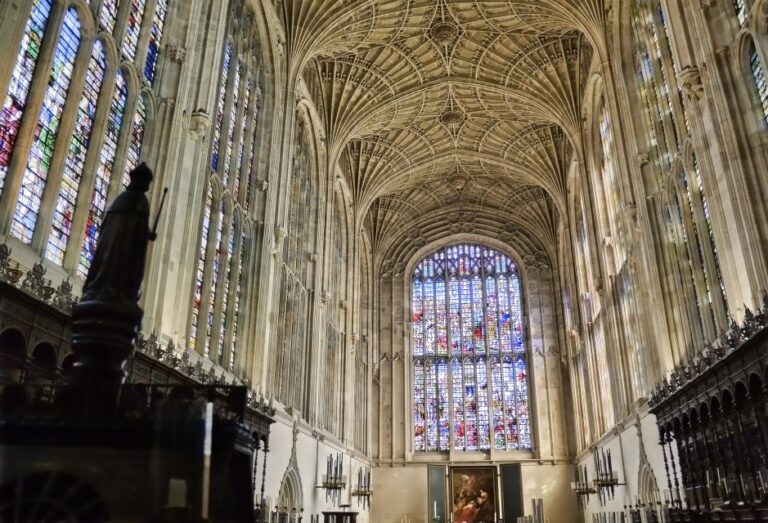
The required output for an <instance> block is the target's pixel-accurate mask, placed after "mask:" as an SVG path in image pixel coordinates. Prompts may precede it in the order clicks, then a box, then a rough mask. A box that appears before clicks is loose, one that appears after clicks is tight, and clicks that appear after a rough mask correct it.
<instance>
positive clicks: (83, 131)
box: [45, 40, 106, 265]
mask: <svg viewBox="0 0 768 523" xmlns="http://www.w3.org/2000/svg"><path fill="white" fill-rule="evenodd" d="M105 69H106V57H105V54H104V46H103V45H102V43H101V41H99V40H96V41H95V42H94V44H93V52H92V55H91V60H90V62H89V63H88V70H87V71H86V73H85V86H84V89H83V96H82V98H81V99H80V104H79V105H78V109H77V117H76V118H75V128H74V132H73V133H72V141H71V142H70V144H69V154H68V155H67V159H66V162H65V163H64V171H63V173H62V180H61V186H60V187H59V195H58V198H57V199H56V208H55V209H54V212H53V227H52V230H51V234H50V236H49V237H48V246H47V248H46V251H45V257H46V258H48V259H49V260H51V261H53V262H56V263H58V264H59V265H61V264H62V262H63V261H64V252H65V251H66V248H67V242H68V241H69V235H70V233H71V231H72V216H73V214H74V212H75V203H76V201H77V194H78V192H79V189H80V179H81V177H82V175H83V168H84V167H85V155H86V153H87V152H88V145H89V143H90V139H91V131H92V129H93V120H94V118H95V116H96V103H97V101H98V99H99V92H100V91H101V84H102V82H103V80H104V70H105Z"/></svg>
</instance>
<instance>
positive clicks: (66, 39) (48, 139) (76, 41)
mask: <svg viewBox="0 0 768 523" xmlns="http://www.w3.org/2000/svg"><path fill="white" fill-rule="evenodd" d="M79 47H80V19H79V18H78V16H77V10H76V9H75V8H73V7H72V8H69V9H68V10H67V12H66V14H65V15H64V21H63V24H62V27H61V34H60V35H59V40H58V42H57V43H56V51H55V52H54V55H53V64H52V66H51V76H50V80H49V82H48V87H47V89H46V91H45V95H44V96H43V104H42V109H41V111H40V116H39V119H38V121H37V127H36V129H35V136H34V140H33V142H32V148H31V150H30V153H29V159H28V161H27V167H26V169H25V170H24V178H23V180H22V183H21V191H20V192H19V197H18V200H17V202H16V209H15V211H14V213H13V222H12V224H11V234H12V235H13V236H15V237H16V238H18V239H20V240H21V241H23V242H24V243H27V244H29V243H31V242H32V234H33V232H34V230H35V225H36V223H37V215H38V212H39V210H40V203H41V200H42V197H43V191H44V190H45V184H46V181H47V178H48V171H49V169H50V168H51V161H52V159H53V148H54V146H55V143H56V136H57V135H58V132H59V123H60V122H61V115H62V113H63V111H64V103H65V101H66V99H67V92H68V91H69V82H70V79H71V78H72V69H73V67H74V64H75V58H76V57H77V49H78V48H79Z"/></svg>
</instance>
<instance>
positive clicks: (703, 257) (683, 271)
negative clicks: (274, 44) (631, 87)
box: [631, 0, 768, 346]
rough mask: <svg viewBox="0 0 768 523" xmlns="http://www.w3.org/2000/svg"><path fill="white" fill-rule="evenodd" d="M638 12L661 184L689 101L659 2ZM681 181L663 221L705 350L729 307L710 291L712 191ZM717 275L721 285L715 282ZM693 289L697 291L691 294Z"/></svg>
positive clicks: (640, 72)
mask: <svg viewBox="0 0 768 523" xmlns="http://www.w3.org/2000/svg"><path fill="white" fill-rule="evenodd" d="M633 9H634V10H633V13H632V20H631V26H632V34H633V38H634V45H635V68H636V71H637V86H638V94H639V99H640V102H641V106H642V112H643V115H644V123H645V128H646V131H647V136H648V144H647V147H648V156H649V158H650V160H651V162H650V163H651V166H652V168H654V170H655V171H656V174H657V177H658V179H659V180H662V179H663V177H664V176H665V175H666V173H668V172H669V170H670V168H671V166H672V161H673V159H674V158H675V157H678V156H680V155H681V148H682V146H683V144H684V143H685V141H686V137H687V136H688V135H689V132H690V131H689V126H690V124H689V121H688V117H687V110H686V103H685V100H684V97H683V96H682V92H681V89H680V87H679V86H678V84H677V81H676V80H675V72H676V71H679V67H678V66H677V65H676V64H675V62H674V59H673V56H672V53H671V49H670V42H669V31H668V28H667V26H666V23H665V16H664V10H663V7H662V6H661V4H660V2H659V1H658V0H638V1H636V2H635V5H634V8H633ZM767 94H768V93H767ZM676 174H678V173H676ZM681 176H682V177H681V178H679V180H680V185H681V187H679V188H678V189H679V190H680V195H670V198H669V203H668V205H669V206H670V207H671V208H670V209H667V210H665V211H664V213H665V216H661V217H660V218H662V219H664V220H666V221H667V223H668V224H669V226H670V229H669V230H670V231H679V233H675V234H668V235H667V239H668V241H667V243H666V244H665V248H667V249H669V250H670V252H671V254H670V255H671V256H672V259H675V260H679V263H678V264H677V265H675V266H673V267H671V268H672V270H673V271H674V272H675V274H673V275H672V276H673V278H672V279H676V280H677V285H679V286H680V287H681V289H682V291H680V292H678V289H675V296H676V297H678V299H682V300H685V301H683V302H682V303H681V305H682V306H683V307H685V308H688V309H690V311H691V313H690V314H689V319H690V320H692V321H696V322H697V323H698V324H699V328H696V329H690V330H689V332H691V333H695V332H700V333H703V338H702V337H701V336H698V337H697V338H695V339H691V340H689V342H690V343H689V344H690V345H692V346H700V345H701V344H704V343H706V342H709V341H712V339H713V338H714V337H715V335H716V331H717V330H718V329H719V328H722V327H723V326H724V325H725V321H726V318H727V302H726V301H725V300H724V299H723V294H722V293H720V292H717V293H712V292H711V289H712V288H715V289H717V288H722V279H721V278H720V277H719V276H720V275H719V270H718V268H717V267H718V265H719V262H718V259H717V250H716V248H715V245H714V242H713V237H712V235H710V234H709V230H710V227H709V225H708V224H707V221H708V220H707V218H706V215H707V214H708V208H707V203H706V201H707V187H705V184H704V183H703V181H702V180H701V177H699V176H698V174H697V179H696V183H695V185H693V186H692V185H691V183H690V182H689V180H690V177H689V176H688V174H687V173H682V175H681ZM692 189H693V190H692ZM678 242H681V244H679V245H678V244H677V243H678ZM715 276H717V277H718V280H719V281H714V277H715ZM672 279H670V281H672ZM697 282H698V285H697ZM689 289H693V292H688V291H687V290H689ZM697 315H698V318H697V317H696V316H697Z"/></svg>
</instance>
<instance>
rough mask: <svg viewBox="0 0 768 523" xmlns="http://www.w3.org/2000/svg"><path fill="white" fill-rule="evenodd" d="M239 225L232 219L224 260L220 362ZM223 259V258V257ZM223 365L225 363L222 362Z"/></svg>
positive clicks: (227, 321)
mask: <svg viewBox="0 0 768 523" xmlns="http://www.w3.org/2000/svg"><path fill="white" fill-rule="evenodd" d="M236 227H237V223H236V222H235V219H234V217H233V218H232V222H231V224H230V230H229V241H228V242H227V252H226V259H225V260H223V262H224V281H222V285H223V289H222V294H221V322H220V324H219V333H218V338H219V343H218V345H217V349H216V350H217V354H218V356H217V357H218V358H219V360H221V358H222V357H223V354H224V337H225V336H226V331H227V329H228V328H229V319H230V318H229V309H228V305H229V291H230V280H231V279H232V271H233V270H234V263H233V262H234V254H235V240H236V239H237V231H236ZM222 257H223V256H222ZM221 363H222V365H223V364H224V363H225V362H223V361H221Z"/></svg>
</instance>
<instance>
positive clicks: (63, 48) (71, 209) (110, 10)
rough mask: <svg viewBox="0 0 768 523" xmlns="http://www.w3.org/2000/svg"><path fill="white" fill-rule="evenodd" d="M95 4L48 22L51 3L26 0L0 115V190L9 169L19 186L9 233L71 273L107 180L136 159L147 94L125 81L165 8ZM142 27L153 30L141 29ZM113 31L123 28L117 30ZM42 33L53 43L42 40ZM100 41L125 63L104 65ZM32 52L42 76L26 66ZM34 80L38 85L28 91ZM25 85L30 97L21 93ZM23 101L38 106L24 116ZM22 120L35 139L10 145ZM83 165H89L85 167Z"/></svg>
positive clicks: (87, 251)
mask: <svg viewBox="0 0 768 523" xmlns="http://www.w3.org/2000/svg"><path fill="white" fill-rule="evenodd" d="M99 5H100V8H99V10H98V12H91V11H90V10H88V9H82V10H81V9H79V8H78V7H76V6H70V7H69V8H68V9H67V10H66V11H65V12H64V16H63V18H62V19H61V21H60V22H59V23H57V24H54V25H55V27H54V26H51V27H48V26H49V25H51V24H49V22H48V16H49V14H50V11H51V8H52V2H51V1H50V0H35V1H34V2H33V4H32V6H31V11H30V15H29V17H28V19H27V21H26V26H25V31H24V34H23V36H22V40H21V45H20V48H19V54H18V56H17V63H16V67H15V68H14V70H13V72H12V73H11V79H10V83H9V88H8V91H7V93H6V96H5V102H4V105H3V113H2V115H0V191H2V190H3V188H4V186H5V183H6V182H7V178H8V176H10V177H12V179H14V180H15V184H14V186H15V187H18V189H16V190H18V193H16V194H14V195H12V196H10V197H8V198H7V201H6V205H9V203H8V202H10V204H12V207H11V208H10V209H8V211H9V213H10V218H11V222H10V230H9V231H8V232H9V233H10V234H11V235H12V236H14V237H16V238H18V239H19V240H21V241H22V242H24V243H27V244H29V245H32V246H33V247H34V248H35V249H40V250H41V252H42V253H43V254H44V256H45V257H46V258H47V259H48V260H50V261H52V262H54V263H56V264H58V265H62V266H64V268H65V269H66V270H68V271H72V272H73V273H74V274H76V275H77V276H79V277H84V276H85V274H86V273H87V270H88V267H89V265H90V260H91V258H92V255H93V249H94V245H95V241H96V239H97V231H98V227H99V225H100V223H101V216H102V215H103V211H104V208H105V206H106V198H107V197H108V193H109V195H110V196H111V193H110V186H112V185H113V178H114V177H115V176H116V175H117V173H120V174H122V173H123V172H127V171H128V170H129V169H130V168H132V167H134V166H135V165H136V164H137V163H138V161H139V158H140V156H141V149H142V144H143V141H144V138H145V136H146V129H147V125H148V123H149V119H150V116H151V115H150V114H149V109H148V107H149V105H151V103H150V98H151V97H152V96H154V95H153V94H152V93H151V92H149V91H146V92H145V93H143V94H140V93H139V92H136V91H135V90H134V89H137V88H138V87H137V86H135V85H134V84H133V83H132V82H129V81H127V79H128V78H129V77H135V76H136V75H137V73H138V71H139V70H141V69H142V68H144V66H145V63H146V62H149V65H150V67H151V69H152V71H153V72H154V68H155V65H156V64H155V62H156V58H157V56H156V55H157V49H159V45H160V42H161V39H162V32H163V25H164V23H165V14H166V12H167V0H159V1H158V2H157V3H156V4H155V3H153V4H152V5H154V6H155V11H154V13H153V16H148V14H147V16H145V13H144V11H145V8H146V3H145V0H133V1H132V3H131V5H130V7H129V8H128V9H124V10H120V9H118V2H117V1H115V0H104V1H103V2H100V4H99ZM149 24H152V25H153V27H152V28H151V29H150V28H147V29H148V30H147V31H143V28H144V26H145V25H149ZM94 26H97V27H98V28H99V29H100V30H102V32H100V33H99V37H98V38H93V35H92V34H91V32H92V31H93V29H90V28H92V27H94ZM82 28H87V29H82ZM118 28H124V29H121V30H120V31H121V32H122V34H117V32H118ZM48 39H50V40H53V41H55V44H54V45H52V46H50V47H45V46H44V45H43V44H44V40H48ZM150 41H151V42H150ZM150 44H151V45H150ZM152 45H153V46H154V48H155V51H154V55H153V58H152V60H151V61H150V57H149V56H148V53H149V51H148V48H149V47H151V46H152ZM108 47H110V48H117V49H121V50H122V52H123V58H125V60H124V61H123V62H122V63H121V64H120V66H119V67H116V66H117V64H114V63H110V61H111V60H113V58H109V55H108V53H107V52H106V49H107V48H108ZM46 49H51V51H47V50H46ZM41 53H44V54H45V56H41ZM39 59H42V60H41V63H44V64H46V67H50V73H48V74H41V72H39V71H38V72H37V73H35V68H36V66H37V63H38V60H39ZM79 61H83V62H85V63H84V67H82V69H80V68H78V67H76V66H75V64H76V63H77V62H79ZM48 64H50V65H48ZM153 74H154V73H153ZM38 78H39V80H38ZM33 81H35V82H38V81H39V82H45V83H46V84H47V86H46V87H45V89H38V90H31V88H32V82H33ZM30 92H33V93H35V94H34V96H35V97H36V99H34V100H27V97H28V96H29V93H30ZM100 100H108V104H105V105H108V110H106V118H105V117H97V103H98V102H99V101H100ZM27 106H29V107H40V109H39V111H38V112H37V114H31V112H29V111H25V109H26V108H27ZM22 120H31V121H30V122H29V124H31V123H32V122H35V125H33V126H32V127H33V128H34V138H33V140H32V142H31V143H25V144H21V145H20V146H19V144H17V143H16V134H17V133H18V131H19V128H20V126H21V124H22ZM29 124H27V125H29ZM123 133H125V134H123ZM123 135H125V136H130V137H131V143H130V146H129V147H128V150H127V151H126V152H125V153H124V154H120V153H119V151H118V150H117V149H118V148H117V142H118V139H119V137H120V136H123ZM16 157H18V158H17V159H16V160H15V161H14V162H13V163H12V162H11V160H12V159H13V158H16ZM87 165H94V166H95V168H96V169H95V171H96V172H95V173H92V172H86V166H87ZM10 169H13V172H11V171H10ZM51 169H54V170H53V171H51ZM89 171H90V170H89ZM49 172H55V173H56V176H49ZM59 173H61V175H60V176H59ZM79 200H83V201H89V202H90V205H89V210H88V212H85V211H83V212H76V211H75V204H76V202H77V201H79ZM48 202H50V205H51V208H50V209H49V208H48ZM43 207H45V208H43ZM33 239H34V243H33ZM70 251H71V255H69V256H68V253H70ZM78 253H79V256H78V255H77V254H78Z"/></svg>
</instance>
